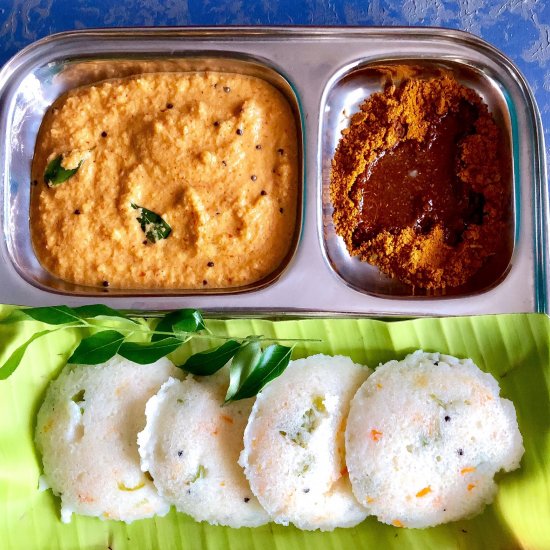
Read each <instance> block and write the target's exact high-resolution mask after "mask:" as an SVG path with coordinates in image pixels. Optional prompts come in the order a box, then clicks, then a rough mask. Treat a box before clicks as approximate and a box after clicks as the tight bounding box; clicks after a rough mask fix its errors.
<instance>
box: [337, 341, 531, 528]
mask: <svg viewBox="0 0 550 550" xmlns="http://www.w3.org/2000/svg"><path fill="white" fill-rule="evenodd" d="M499 393H500V389H499V386H498V384H497V382H496V380H495V379H494V378H493V377H492V376H491V375H490V374H487V373H484V372H482V371H481V370H480V369H479V368H478V367H477V366H476V365H475V364H474V363H473V362H472V361H471V360H470V359H463V360H459V359H457V358H455V357H450V356H448V355H440V354H439V353H423V352H422V351H417V352H415V353H413V354H411V355H408V356H407V357H406V358H405V359H404V360H403V361H390V362H389V363H386V364H385V365H382V366H380V367H378V368H377V369H376V371H375V372H374V374H373V375H372V376H371V377H370V378H369V379H368V380H367V381H366V382H365V383H364V384H363V385H362V386H361V388H360V389H359V391H358V392H357V394H356V395H355V397H354V398H353V401H352V403H351V408H350V413H349V418H348V424H347V428H346V461H347V467H348V470H349V475H350V479H351V483H352V486H353V492H354V494H355V496H356V497H357V499H358V500H359V502H361V503H362V504H363V505H364V506H365V507H366V508H367V510H368V511H369V514H374V515H376V516H377V517H378V519H379V520H380V521H382V522H384V523H388V524H393V525H395V526H398V527H430V526H433V525H438V524H440V523H444V522H448V521H454V520H458V519H461V518H467V517H470V516H472V515H475V514H477V513H478V512H480V511H481V510H482V509H483V508H484V506H485V505H486V504H488V503H490V502H491V501H492V500H493V498H494V496H495V493H496V490H497V486H496V484H495V482H494V479H493V478H494V475H495V473H496V472H498V471H500V470H505V471H510V470H514V469H515V468H518V467H519V463H520V460H521V457H522V455H523V452H524V448H523V443H522V438H521V434H520V432H519V429H518V423H517V420H516V412H515V409H514V406H513V404H512V402H511V401H509V400H507V399H503V398H501V397H499Z"/></svg>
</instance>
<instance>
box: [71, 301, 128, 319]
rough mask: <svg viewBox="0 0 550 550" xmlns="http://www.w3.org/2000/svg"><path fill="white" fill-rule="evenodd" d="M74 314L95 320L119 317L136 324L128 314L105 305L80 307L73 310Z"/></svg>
mask: <svg viewBox="0 0 550 550" xmlns="http://www.w3.org/2000/svg"><path fill="white" fill-rule="evenodd" d="M73 312H74V313H76V315H78V317H80V318H81V319H93V318H94V317H100V316H103V317H119V318H121V319H127V320H128V321H132V322H133V323H135V321H134V320H133V319H130V318H129V317H128V316H127V315H126V314H124V313H122V312H121V311H118V310H116V309H113V308H110V307H109V306H106V305H104V304H90V305H88V306H79V307H75V308H73Z"/></svg>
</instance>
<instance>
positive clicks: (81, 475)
mask: <svg viewBox="0 0 550 550" xmlns="http://www.w3.org/2000/svg"><path fill="white" fill-rule="evenodd" d="M178 373H179V371H178V369H176V368H175V367H174V366H173V364H172V363H171V362H170V361H169V360H168V359H165V358H163V359H160V360H158V361H157V362H156V363H153V364H150V365H138V364H136V363H132V362H131V361H128V360H126V359H123V358H121V357H119V356H116V357H114V358H112V359H110V360H109V361H107V362H106V363H103V364H100V365H80V366H79V365H67V366H66V367H65V368H64V369H63V370H62V371H61V374H60V375H59V377H58V378H57V379H56V380H54V381H53V382H52V383H51V384H50V386H49V387H48V390H47V392H46V397H45V400H44V402H43V404H42V406H41V408H40V410H39V412H38V418H37V426H36V435H35V439H36V445H37V447H38V450H39V451H40V453H41V455H42V461H43V465H44V478H43V480H42V481H43V482H45V484H46V485H47V486H49V487H51V489H52V490H53V492H54V494H56V495H58V496H60V497H61V519H62V520H63V521H64V522H69V521H70V519H71V514H72V513H73V512H74V513H76V514H82V515H87V516H98V517H100V518H102V519H113V520H122V521H125V522H128V523H130V522H132V521H134V520H137V519H142V518H148V517H151V516H154V515H156V514H158V515H164V514H166V513H167V512H168V510H169V508H170V506H169V504H167V503H166V502H165V501H164V500H163V499H162V498H161V497H160V496H159V495H158V492H157V490H156V489H155V486H154V485H153V482H152V481H151V480H150V479H149V478H148V477H147V476H146V475H145V474H144V473H143V472H142V471H141V468H140V461H139V454H138V450H137V441H136V438H137V433H138V432H139V431H140V430H141V429H143V426H144V425H145V403H146V402H147V400H148V399H149V398H150V397H151V396H152V395H154V394H155V393H156V392H157V391H158V389H159V388H160V386H161V384H162V383H163V382H164V381H165V380H166V379H167V378H168V377H169V376H174V377H176V376H178V375H179V374H178Z"/></svg>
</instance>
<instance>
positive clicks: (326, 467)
mask: <svg viewBox="0 0 550 550" xmlns="http://www.w3.org/2000/svg"><path fill="white" fill-rule="evenodd" d="M369 373H370V370H369V369H368V368H366V367H363V366H361V365H357V364H355V363H353V362H352V360H351V359H350V358H349V357H341V356H337V357H329V356H326V355H314V356H311V357H308V358H306V359H299V360H297V361H291V362H290V364H289V366H288V367H287V369H286V370H285V372H284V373H283V374H282V375H281V376H280V377H278V378H276V379H275V380H273V381H272V382H270V383H269V384H268V385H267V386H266V387H264V389H263V390H262V391H261V392H260V393H259V395H258V397H257V399H256V403H255V404H254V407H253V409H252V414H251V415H250V419H249V421H248V425H247V427H246V430H245V434H244V450H243V452H242V453H241V458H240V463H241V465H242V466H243V467H244V469H245V474H246V477H247V478H248V481H249V482H250V486H251V488H252V491H253V493H254V494H255V495H256V496H257V497H258V500H259V501H260V504H261V505H262V506H263V507H264V508H265V509H266V510H267V511H268V513H269V514H270V515H271V517H272V518H273V520H274V521H275V522H277V523H281V524H283V525H288V523H289V522H292V523H293V524H294V525H296V526H297V527H299V528H300V529H307V530H315V529H320V530H322V531H329V530H332V529H334V528H336V527H352V526H354V525H357V524H358V523H360V522H361V521H362V520H363V519H364V518H365V517H366V510H365V509H364V508H363V507H362V506H360V505H359V503H358V502H357V501H356V499H355V498H354V496H353V494H352V491H351V485H350V482H349V479H348V475H347V470H346V464H345V449H344V431H345V428H346V418H347V415H348V410H349V403H350V400H351V398H352V396H353V395H354V394H355V392H356V391H357V389H358V388H359V386H360V385H361V384H362V383H363V382H364V381H365V380H366V378H367V377H368V375H369Z"/></svg>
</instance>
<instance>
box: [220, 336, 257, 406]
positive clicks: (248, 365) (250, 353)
mask: <svg viewBox="0 0 550 550" xmlns="http://www.w3.org/2000/svg"><path fill="white" fill-rule="evenodd" d="M261 354H262V351H261V348H260V342H259V341H258V339H257V338H254V337H250V336H249V337H248V339H247V340H246V341H245V342H243V344H242V345H241V347H240V349H239V350H238V351H237V353H236V354H235V357H233V361H231V366H230V367H229V387H228V388H227V394H226V396H225V401H226V403H227V402H228V401H232V400H233V399H234V396H235V395H236V394H237V392H238V391H239V389H240V388H241V386H242V384H243V382H244V381H245V380H246V379H247V378H248V376H249V375H250V374H251V373H252V372H253V370H254V367H255V365H256V363H257V362H258V361H259V359H260V356H261Z"/></svg>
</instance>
